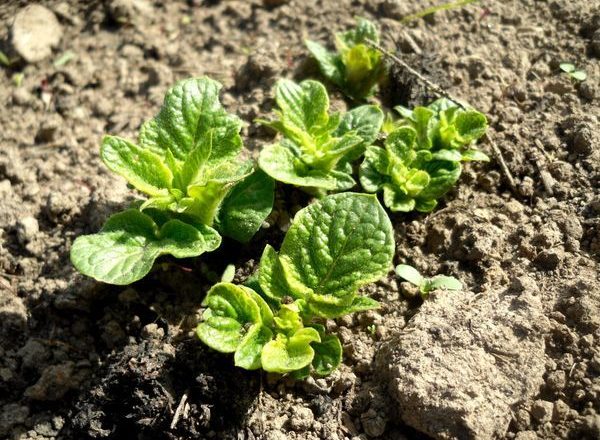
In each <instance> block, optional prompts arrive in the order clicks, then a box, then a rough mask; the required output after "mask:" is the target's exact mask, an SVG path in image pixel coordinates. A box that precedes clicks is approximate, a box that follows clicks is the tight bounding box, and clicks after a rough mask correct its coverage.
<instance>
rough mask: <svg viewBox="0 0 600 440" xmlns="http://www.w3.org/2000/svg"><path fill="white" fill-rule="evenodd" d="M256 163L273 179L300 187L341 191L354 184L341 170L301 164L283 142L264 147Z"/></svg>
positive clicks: (350, 177)
mask: <svg viewBox="0 0 600 440" xmlns="http://www.w3.org/2000/svg"><path fill="white" fill-rule="evenodd" d="M258 164H259V166H260V168H261V169H262V170H263V171H264V172H265V173H267V174H268V175H269V176H271V177H272V178H273V179H275V180H278V181H280V182H284V183H288V184H292V185H296V186H300V187H312V188H321V189H325V190H328V191H334V190H338V191H343V190H347V189H350V188H352V187H353V186H354V185H356V182H355V181H354V179H353V178H352V176H350V175H348V174H347V173H344V172H343V171H336V170H334V171H330V172H327V171H322V170H311V169H308V168H307V167H306V166H302V164H301V163H300V159H299V158H298V157H296V156H295V154H294V151H293V150H292V149H291V148H289V147H287V146H285V145H283V144H274V145H267V146H266V147H264V148H263V150H262V151H261V153H260V157H259V159H258Z"/></svg>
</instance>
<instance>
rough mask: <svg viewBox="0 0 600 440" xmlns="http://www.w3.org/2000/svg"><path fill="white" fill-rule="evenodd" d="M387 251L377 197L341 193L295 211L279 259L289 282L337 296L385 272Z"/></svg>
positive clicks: (390, 242)
mask: <svg viewBox="0 0 600 440" xmlns="http://www.w3.org/2000/svg"><path fill="white" fill-rule="evenodd" d="M393 254H394V237H393V230H392V225H391V223H390V220H389V218H388V216H387V214H386V213H385V211H384V210H383V208H382V207H381V205H380V204H379V202H378V201H377V198H376V197H375V196H372V195H366V194H354V193H343V194H335V195H332V196H329V197H326V198H325V199H323V200H320V201H318V202H316V203H313V204H312V205H310V206H308V207H306V208H304V209H302V210H301V211H299V212H298V214H297V215H296V217H295V219H294V222H293V223H292V226H291V227H290V228H289V230H288V232H287V234H286V236H285V239H284V241H283V244H282V246H281V251H280V253H279V258H280V261H281V262H282V265H283V267H284V270H285V274H286V278H287V280H288V282H289V283H290V284H296V283H298V284H299V285H302V286H305V287H306V288H308V289H310V290H312V291H314V292H316V293H318V294H321V295H332V296H337V297H341V296H344V295H348V294H352V293H354V292H356V291H357V290H358V288H359V287H361V286H363V285H366V284H369V283H371V282H373V281H376V280H378V279H379V278H381V277H382V276H383V275H385V274H386V273H387V271H388V270H389V268H390V266H391V261H392V256H393Z"/></svg>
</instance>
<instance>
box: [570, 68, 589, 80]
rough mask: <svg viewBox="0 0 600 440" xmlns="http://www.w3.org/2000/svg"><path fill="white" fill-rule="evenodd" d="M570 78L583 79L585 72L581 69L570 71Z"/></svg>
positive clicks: (584, 78) (585, 75)
mask: <svg viewBox="0 0 600 440" xmlns="http://www.w3.org/2000/svg"><path fill="white" fill-rule="evenodd" d="M571 78H573V79H576V80H577V81H585V80H586V79H587V73H585V72H584V71H583V70H576V71H575V72H573V73H571Z"/></svg>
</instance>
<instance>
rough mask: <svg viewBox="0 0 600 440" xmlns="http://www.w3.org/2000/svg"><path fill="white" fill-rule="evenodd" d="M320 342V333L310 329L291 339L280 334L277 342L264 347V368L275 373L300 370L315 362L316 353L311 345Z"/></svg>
mask: <svg viewBox="0 0 600 440" xmlns="http://www.w3.org/2000/svg"><path fill="white" fill-rule="evenodd" d="M320 340H321V338H320V336H319V332H318V331H317V330H315V329H314V328H310V327H307V328H303V329H300V330H298V331H297V332H296V333H295V334H294V335H293V336H291V337H286V336H285V335H283V334H281V333H280V334H278V335H277V338H276V339H275V340H273V341H270V342H268V343H267V344H266V345H265V346H264V348H263V351H262V354H261V363H262V367H263V369H264V370H265V371H269V372H273V373H289V372H292V371H295V370H300V369H302V368H304V367H306V366H307V365H310V363H311V362H312V360H313V357H314V354H315V352H314V350H313V349H312V347H311V346H310V343H311V342H315V341H320Z"/></svg>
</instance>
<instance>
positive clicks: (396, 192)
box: [383, 184, 416, 212]
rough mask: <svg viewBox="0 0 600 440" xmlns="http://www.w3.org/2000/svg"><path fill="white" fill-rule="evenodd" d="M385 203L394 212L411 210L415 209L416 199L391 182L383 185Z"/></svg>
mask: <svg viewBox="0 0 600 440" xmlns="http://www.w3.org/2000/svg"><path fill="white" fill-rule="evenodd" d="M383 203H384V204H385V206H387V207H388V208H390V211H392V212H410V211H412V210H413V209H415V204H416V202H415V199H414V198H412V197H410V196H408V195H407V194H405V193H403V192H402V191H400V189H396V187H394V186H392V185H391V184H385V185H384V186H383Z"/></svg>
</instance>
